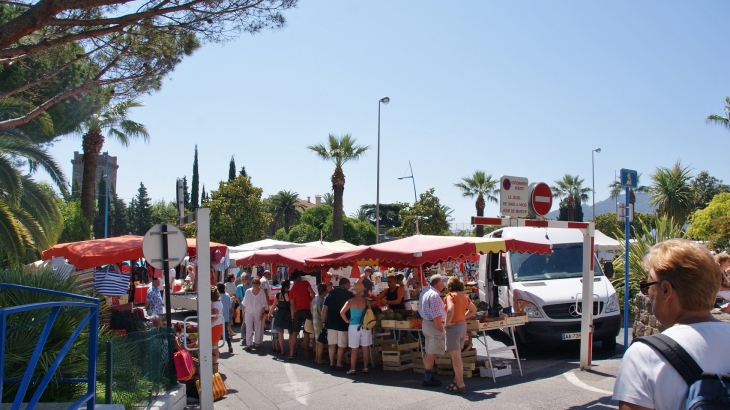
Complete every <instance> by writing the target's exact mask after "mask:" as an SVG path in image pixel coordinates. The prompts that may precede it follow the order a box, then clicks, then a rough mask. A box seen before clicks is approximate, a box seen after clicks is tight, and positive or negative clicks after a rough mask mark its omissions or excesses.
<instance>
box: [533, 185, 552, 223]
mask: <svg viewBox="0 0 730 410" xmlns="http://www.w3.org/2000/svg"><path fill="white" fill-rule="evenodd" d="M552 207H553V193H552V191H550V187H549V186H548V185H547V184H546V183H544V182H533V183H532V184H530V205H529V211H530V214H532V215H534V216H545V215H546V214H547V213H548V212H550V208H552Z"/></svg>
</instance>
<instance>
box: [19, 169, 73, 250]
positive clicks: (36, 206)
mask: <svg viewBox="0 0 730 410" xmlns="http://www.w3.org/2000/svg"><path fill="white" fill-rule="evenodd" d="M19 206H20V208H21V209H24V210H25V211H27V212H28V213H29V214H30V215H31V217H33V219H35V220H36V221H38V223H39V224H40V226H41V228H42V229H43V231H44V232H46V236H47V237H48V242H55V241H56V238H58V236H59V235H60V234H61V231H62V230H63V217H62V215H61V211H60V210H59V209H58V204H57V203H56V198H55V197H54V195H53V193H52V192H49V190H48V189H46V188H43V187H42V186H41V185H40V184H38V183H36V182H35V181H33V180H32V179H30V178H29V177H23V193H22V195H21V196H20V202H19ZM41 250H42V249H41Z"/></svg>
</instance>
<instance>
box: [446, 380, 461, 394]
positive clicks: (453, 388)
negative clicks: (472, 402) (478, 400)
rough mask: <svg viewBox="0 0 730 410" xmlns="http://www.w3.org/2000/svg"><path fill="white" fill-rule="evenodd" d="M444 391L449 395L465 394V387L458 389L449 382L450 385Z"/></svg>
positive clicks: (454, 384)
mask: <svg viewBox="0 0 730 410" xmlns="http://www.w3.org/2000/svg"><path fill="white" fill-rule="evenodd" d="M446 391H448V392H449V393H456V394H464V393H465V392H466V385H463V386H462V387H459V386H457V385H456V383H454V382H451V384H450V385H448V387H446Z"/></svg>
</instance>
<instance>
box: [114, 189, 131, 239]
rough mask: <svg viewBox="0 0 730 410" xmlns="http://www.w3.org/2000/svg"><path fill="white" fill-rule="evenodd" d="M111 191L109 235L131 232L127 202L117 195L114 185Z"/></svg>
mask: <svg viewBox="0 0 730 410" xmlns="http://www.w3.org/2000/svg"><path fill="white" fill-rule="evenodd" d="M109 188H112V189H110V191H109V237H110V238H111V237H114V236H121V235H126V234H128V233H129V215H128V212H127V204H125V203H124V200H123V199H121V198H119V197H118V196H117V193H116V190H115V189H114V185H112V186H110V187H109Z"/></svg>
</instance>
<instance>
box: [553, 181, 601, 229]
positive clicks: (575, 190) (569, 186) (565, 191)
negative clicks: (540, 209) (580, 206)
mask: <svg viewBox="0 0 730 410" xmlns="http://www.w3.org/2000/svg"><path fill="white" fill-rule="evenodd" d="M583 182H584V180H583V179H581V178H580V177H579V176H578V175H570V174H565V176H563V179H561V180H557V181H555V184H556V185H554V186H551V187H550V190H552V191H553V197H555V198H560V200H561V202H562V203H563V204H564V206H565V207H566V208H567V209H568V220H569V221H572V220H574V216H573V215H574V212H575V205H576V201H580V202H588V193H589V192H591V189H590V188H587V187H586V188H584V187H583Z"/></svg>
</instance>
